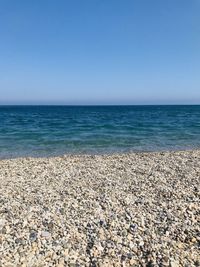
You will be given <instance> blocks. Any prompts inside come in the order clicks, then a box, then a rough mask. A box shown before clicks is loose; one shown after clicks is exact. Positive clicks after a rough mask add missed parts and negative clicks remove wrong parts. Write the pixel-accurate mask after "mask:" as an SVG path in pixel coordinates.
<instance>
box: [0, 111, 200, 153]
mask: <svg viewBox="0 0 200 267" xmlns="http://www.w3.org/2000/svg"><path fill="white" fill-rule="evenodd" d="M193 148H200V106H0V157H1V158H8V157H19V156H51V155H62V154H67V153H70V154H73V153H75V154H81V153H95V154H96V153H97V154H98V153H113V152H129V151H160V150H162V151H164V150H179V149H180V150H182V149H193Z"/></svg>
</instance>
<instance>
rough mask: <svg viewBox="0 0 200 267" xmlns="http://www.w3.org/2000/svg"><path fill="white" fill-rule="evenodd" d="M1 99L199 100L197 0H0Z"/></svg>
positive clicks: (60, 101)
mask: <svg viewBox="0 0 200 267" xmlns="http://www.w3.org/2000/svg"><path fill="white" fill-rule="evenodd" d="M0 103H1V104H171V103H172V104H175V103H178V104H181V103H188V104H190V103H200V0H165V1H164V0H33V1H29V0H17V1H16V0H0Z"/></svg>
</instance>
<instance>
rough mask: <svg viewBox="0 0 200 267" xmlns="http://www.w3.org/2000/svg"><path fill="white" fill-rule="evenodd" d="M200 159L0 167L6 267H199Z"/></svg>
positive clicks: (77, 159)
mask: <svg viewBox="0 0 200 267" xmlns="http://www.w3.org/2000/svg"><path fill="white" fill-rule="evenodd" d="M199 249H200V151H198V150H196V151H182V152H164V153H131V154H114V155H96V156H89V155H80V156H75V155H72V156H70V155H67V156H63V157H54V158H19V159H10V160H1V161H0V266H3V267H6V266H7V267H8V266H9V267H11V266H23V267H25V266H27V267H33V266H57V267H61V266H74V267H75V266H171V267H178V266H184V267H186V266H187V267H189V266H191V267H192V266H200V250H199Z"/></svg>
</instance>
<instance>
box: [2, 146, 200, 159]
mask: <svg viewBox="0 0 200 267" xmlns="http://www.w3.org/2000/svg"><path fill="white" fill-rule="evenodd" d="M196 151H200V148H199V147H197V148H188V149H177V150H176V149H168V150H142V151H140V150H139V151H121V152H120V151H119V152H105V153H101V152H99V153H95V152H94V153H92V152H82V153H63V154H62V153H61V154H55V155H54V154H52V155H44V156H40V155H38V156H37V155H36V156H34V155H20V156H11V157H9V156H8V157H0V161H3V160H18V159H51V158H63V157H64V158H66V157H96V156H97V157H99V156H100V157H107V156H108V157H109V156H111V157H112V156H124V155H126V156H128V155H140V154H145V155H149V156H151V154H161V155H162V154H167V153H172V154H173V153H185V152H186V153H187V152H196Z"/></svg>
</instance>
